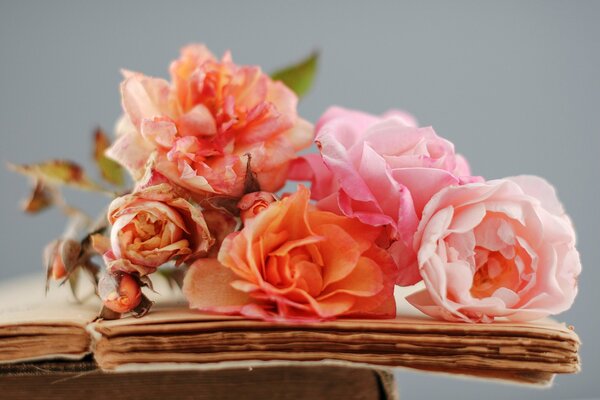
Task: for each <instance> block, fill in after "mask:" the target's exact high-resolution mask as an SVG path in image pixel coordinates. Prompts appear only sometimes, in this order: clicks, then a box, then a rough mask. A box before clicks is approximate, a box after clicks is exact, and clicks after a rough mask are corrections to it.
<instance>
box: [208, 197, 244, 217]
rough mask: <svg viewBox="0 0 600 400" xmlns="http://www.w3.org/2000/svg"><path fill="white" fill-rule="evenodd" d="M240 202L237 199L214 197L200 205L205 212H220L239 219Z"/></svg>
mask: <svg viewBox="0 0 600 400" xmlns="http://www.w3.org/2000/svg"><path fill="white" fill-rule="evenodd" d="M239 201H240V199H238V198H237V197H230V196H213V197H208V198H206V199H204V200H202V202H201V203H200V204H201V205H202V207H203V208H204V209H205V210H219V211H222V212H225V213H227V214H229V215H232V216H234V217H237V216H239V215H240V209H239V208H238V207H237V204H238V202H239Z"/></svg>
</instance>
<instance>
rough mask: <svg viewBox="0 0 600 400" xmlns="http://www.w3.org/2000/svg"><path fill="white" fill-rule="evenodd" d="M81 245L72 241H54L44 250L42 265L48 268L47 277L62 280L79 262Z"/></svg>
mask: <svg viewBox="0 0 600 400" xmlns="http://www.w3.org/2000/svg"><path fill="white" fill-rule="evenodd" d="M80 252H81V244H80V243H78V242H76V241H75V240H72V239H60V240H55V241H53V242H52V243H50V244H48V246H46V249H45V250H44V263H45V264H46V266H47V268H48V277H52V279H54V280H59V279H63V278H64V277H66V276H67V274H68V273H69V271H71V270H73V269H74V268H75V267H76V266H77V265H78V262H79V259H80Z"/></svg>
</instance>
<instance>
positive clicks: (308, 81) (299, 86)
mask: <svg viewBox="0 0 600 400" xmlns="http://www.w3.org/2000/svg"><path fill="white" fill-rule="evenodd" d="M318 61H319V52H318V51H313V52H312V53H311V54H310V55H309V56H308V57H306V58H305V59H303V60H302V61H300V62H298V63H296V64H293V65H290V66H289V67H285V68H283V69H280V70H278V71H276V72H274V73H273V74H272V75H271V78H273V80H275V81H282V82H283V83H284V84H285V85H286V86H287V87H289V88H290V89H292V90H293V91H294V92H295V93H296V95H298V97H303V96H304V95H305V94H306V93H308V91H309V90H310V88H311V86H312V84H313V81H314V80H315V76H316V74H317V65H318Z"/></svg>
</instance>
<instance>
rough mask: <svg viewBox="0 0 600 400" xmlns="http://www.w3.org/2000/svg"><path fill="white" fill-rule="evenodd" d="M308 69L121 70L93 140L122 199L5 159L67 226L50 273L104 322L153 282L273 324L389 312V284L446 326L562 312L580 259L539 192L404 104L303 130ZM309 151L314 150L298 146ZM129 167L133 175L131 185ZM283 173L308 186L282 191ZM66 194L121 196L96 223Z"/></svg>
mask: <svg viewBox="0 0 600 400" xmlns="http://www.w3.org/2000/svg"><path fill="white" fill-rule="evenodd" d="M316 63H317V55H316V54H313V55H311V56H310V57H309V58H307V59H306V60H304V61H303V62H301V63H299V64H296V65H293V66H291V67H289V68H286V69H284V70H281V71H279V72H278V73H275V74H273V75H271V76H269V75H266V74H265V73H263V72H262V71H261V69H260V68H258V67H255V66H239V65H236V64H234V62H233V61H232V58H231V56H230V55H229V53H227V54H225V56H223V57H222V58H221V59H217V58H216V57H215V56H213V55H212V54H211V52H210V51H209V50H208V49H207V48H206V47H204V46H203V45H189V46H187V47H185V48H183V50H182V52H181V56H180V58H179V59H177V60H175V61H173V62H172V63H171V66H170V68H169V71H170V75H171V81H170V82H169V81H166V80H163V79H158V78H151V77H148V76H145V75H143V74H141V73H137V72H131V71H125V72H124V80H123V82H122V83H121V99H122V106H123V115H122V117H121V118H120V120H119V122H118V123H117V126H116V139H115V140H114V143H112V144H111V143H110V141H109V139H108V138H107V136H106V135H105V134H104V133H103V132H101V131H97V132H96V135H95V152H94V154H95V158H96V161H97V162H98V165H99V167H100V170H101V172H102V175H103V177H104V178H106V180H107V181H108V182H109V183H112V184H113V186H116V187H117V189H115V190H107V189H106V188H104V187H103V186H101V185H99V184H97V183H95V182H94V181H92V180H91V179H90V178H89V177H88V176H87V175H85V174H84V173H83V171H82V169H81V168H80V167H78V166H77V165H76V164H75V163H72V162H69V161H50V162H46V163H40V164H33V165H22V166H13V168H14V169H15V170H17V171H19V172H22V173H24V174H27V175H29V176H32V177H33V178H34V179H35V188H34V191H33V193H32V195H31V197H30V198H29V199H28V200H27V202H26V204H25V209H26V210H27V211H29V212H37V211H40V210H42V209H44V208H46V207H47V206H49V205H52V204H54V205H57V206H59V207H61V208H62V209H63V210H64V211H65V212H66V213H67V214H68V215H69V216H70V217H71V222H70V224H69V226H68V229H67V231H66V232H65V234H64V235H63V236H62V237H61V238H60V239H58V240H55V241H54V242H52V243H51V244H50V245H48V247H47V248H46V251H45V258H46V265H47V271H48V278H49V279H50V278H53V279H56V280H61V281H63V282H70V283H71V284H72V285H75V284H76V282H77V279H78V277H79V275H80V273H81V272H87V273H88V274H89V275H90V276H91V277H92V278H93V279H94V281H95V282H96V283H97V293H98V295H99V296H100V297H101V299H102V301H103V304H104V309H103V312H102V315H103V316H104V317H116V316H119V315H121V314H123V313H129V312H131V313H133V314H134V315H136V316H142V315H144V314H145V313H146V312H148V310H149V309H150V306H151V305H152V302H151V301H150V300H149V299H148V298H147V297H146V296H145V295H144V294H143V293H142V288H143V287H149V289H152V283H151V280H150V278H149V276H151V275H152V274H155V273H160V274H162V275H165V276H167V277H168V278H169V279H171V280H172V281H176V282H178V283H179V284H181V287H182V289H183V292H184V294H185V296H186V297H187V299H188V301H189V305H190V307H192V308H194V309H198V310H201V311H204V312H213V313H225V314H237V315H243V316H245V317H248V318H258V319H264V320H271V321H281V320H284V321H285V320H296V321H297V320H301V321H302V320H303V321H306V320H308V321H315V320H325V319H333V318H337V317H369V318H394V317H395V315H396V301H395V298H394V287H395V286H396V285H400V286H409V285H415V284H417V283H419V282H421V281H423V282H424V288H423V289H422V290H420V291H417V292H416V293H414V294H412V295H410V296H409V297H408V298H407V300H408V301H409V302H410V303H411V304H412V305H414V306H415V307H417V308H418V309H419V310H421V311H422V312H424V313H425V314H428V315H430V316H432V317H435V318H442V319H446V320H450V321H468V322H491V321H493V320H494V318H497V317H504V318H508V319H511V320H529V319H536V318H540V317H543V316H546V315H549V314H556V313H560V312H562V311H564V310H566V309H568V308H569V307H570V306H571V304H572V303H573V300H574V298H575V295H576V293H577V278H578V275H579V273H580V270H581V263H580V260H579V254H578V252H577V250H576V248H575V232H574V229H573V226H572V223H571V221H570V219H569V217H568V216H567V215H566V214H565V211H564V210H563V207H562V205H561V203H560V202H559V200H558V199H557V196H556V193H555V191H554V189H553V187H552V186H551V185H550V184H548V183H547V182H546V181H545V180H543V179H542V178H538V177H534V176H517V177H510V178H504V179H497V180H485V179H483V178H482V177H479V176H475V175H472V174H471V172H470V169H469V165H468V163H467V161H466V160H465V158H463V157H462V156H461V155H459V154H457V153H456V152H455V149H454V146H453V144H452V143H451V142H449V141H448V140H446V139H444V138H442V137H440V136H438V135H437V134H436V132H435V131H434V130H433V129H432V128H431V127H420V126H419V125H418V124H417V122H416V120H415V119H414V118H413V117H412V116H411V115H409V114H407V113H405V112H401V111H390V112H387V113H385V114H384V115H382V116H374V115H370V114H367V113H364V112H360V111H353V110H347V109H343V108H339V107H332V108H330V109H329V110H327V111H326V112H325V113H324V114H323V116H322V117H321V118H320V119H319V120H318V121H317V123H316V125H315V126H314V127H313V126H312V125H311V124H310V123H309V122H307V121H305V120H304V119H302V118H300V117H299V116H298V115H297V111H296V106H297V102H298V96H300V95H302V94H303V93H304V92H306V91H307V90H308V88H309V87H310V84H311V81H312V78H313V76H314V74H315V69H316ZM313 142H314V143H316V146H317V148H318V150H319V153H318V154H317V153H310V154H304V155H299V154H298V153H299V152H300V151H301V150H303V149H306V148H308V147H309V146H310V145H311V144H312V143H313ZM122 168H124V169H126V170H127V171H128V172H129V174H130V175H131V177H132V178H133V180H134V187H133V189H132V190H128V191H126V192H125V193H123V189H120V186H122V184H123V181H124V178H123V176H122V175H123V174H122V171H121V169H122ZM288 180H294V181H303V182H309V184H308V186H303V185H302V184H299V185H298V187H297V190H296V192H294V193H286V194H283V195H282V196H279V195H278V194H277V192H278V191H280V190H281V189H282V188H283V186H284V184H285V183H286V182H287V181H288ZM63 184H66V185H70V186H75V187H79V188H83V189H88V190H98V191H102V192H105V193H108V194H109V195H111V196H114V199H113V200H112V202H111V203H110V205H109V207H108V211H107V212H106V213H105V215H103V217H102V218H100V219H99V220H98V221H91V220H90V218H89V217H87V216H85V215H84V214H83V213H82V212H81V211H79V210H78V209H76V208H75V207H72V206H70V205H68V204H67V203H66V202H65V201H64V200H63V198H62V196H61V195H60V190H59V186H60V185H63ZM119 192H121V193H119ZM99 257H101V258H102V260H103V263H104V264H105V267H102V268H101V267H99V266H98V264H97V261H96V259H98V258H99ZM159 268H160V269H159ZM101 270H102V271H103V272H102V273H100V271H101Z"/></svg>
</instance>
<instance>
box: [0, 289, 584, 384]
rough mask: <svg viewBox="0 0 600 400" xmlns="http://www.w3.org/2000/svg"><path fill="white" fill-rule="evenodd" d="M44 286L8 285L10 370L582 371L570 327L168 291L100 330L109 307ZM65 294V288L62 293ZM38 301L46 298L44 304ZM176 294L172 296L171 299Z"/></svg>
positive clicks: (540, 376) (6, 357)
mask: <svg viewBox="0 0 600 400" xmlns="http://www.w3.org/2000/svg"><path fill="white" fill-rule="evenodd" d="M42 288H43V284H42V282H41V281H38V280H35V279H34V280H31V279H25V280H19V281H14V282H8V283H5V284H3V285H1V286H0V363H5V364H6V363H15V362H19V361H27V360H44V359H56V358H59V359H79V358H82V357H84V356H85V355H86V354H88V353H93V357H94V359H95V361H96V363H97V366H98V367H99V368H101V369H102V370H110V371H122V372H125V371H128V372H131V371H150V370H157V369H159V370H173V369H186V370H189V369H199V370H214V369H223V368H239V367H244V366H261V365H262V366H265V365H266V366H273V365H286V366H297V365H304V366H305V365H314V364H317V365H319V366H323V365H332V366H355V367H356V366H358V367H369V368H374V369H389V368H394V367H404V368H413V369H419V370H425V371H435V372H443V373H450V374H461V375H470V376H476V377H482V378H494V379H504V380H509V381H513V382H520V383H531V384H547V383H549V382H551V380H552V378H553V376H554V374H557V373H575V372H577V371H578V370H579V357H578V348H579V344H580V343H579V339H578V337H577V335H576V334H575V332H574V331H573V330H572V329H571V328H569V327H567V326H566V325H565V324H562V323H558V322H555V321H553V320H550V319H545V320H541V321H537V322H533V323H508V322H499V323H493V324H464V323H449V322H443V321H435V320H433V319H430V318H428V317H426V316H420V315H418V314H417V313H416V312H413V311H410V309H409V308H407V307H408V306H404V305H400V313H401V315H402V316H398V317H397V318H396V319H394V320H356V319H354V320H353V319H345V320H336V321H329V322H321V323H310V324H306V323H285V324H283V323H269V322H263V321H253V320H247V319H243V318H239V317H229V316H219V315H207V314H201V313H198V312H195V311H192V310H189V309H188V308H187V306H186V303H185V301H184V300H183V299H182V298H180V297H178V295H177V294H176V293H175V292H169V289H168V288H160V289H159V291H160V292H161V296H158V297H155V298H154V299H155V300H160V301H158V304H157V305H155V306H154V307H153V308H152V310H151V312H150V313H149V314H148V315H146V316H145V317H143V318H140V319H135V318H131V317H126V318H123V319H120V320H114V321H98V320H96V316H97V313H98V311H99V309H100V304H99V302H97V300H95V299H90V300H89V301H87V302H85V303H83V304H76V303H74V302H73V301H72V300H70V299H71V297H70V296H69V293H68V290H65V291H63V290H56V289H55V288H53V289H54V290H51V292H50V293H49V296H48V298H47V299H44V298H43V297H42V294H43V293H42V292H43V290H42ZM61 289H62V288H61ZM36 293H40V296H37V298H36ZM169 293H170V294H169Z"/></svg>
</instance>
